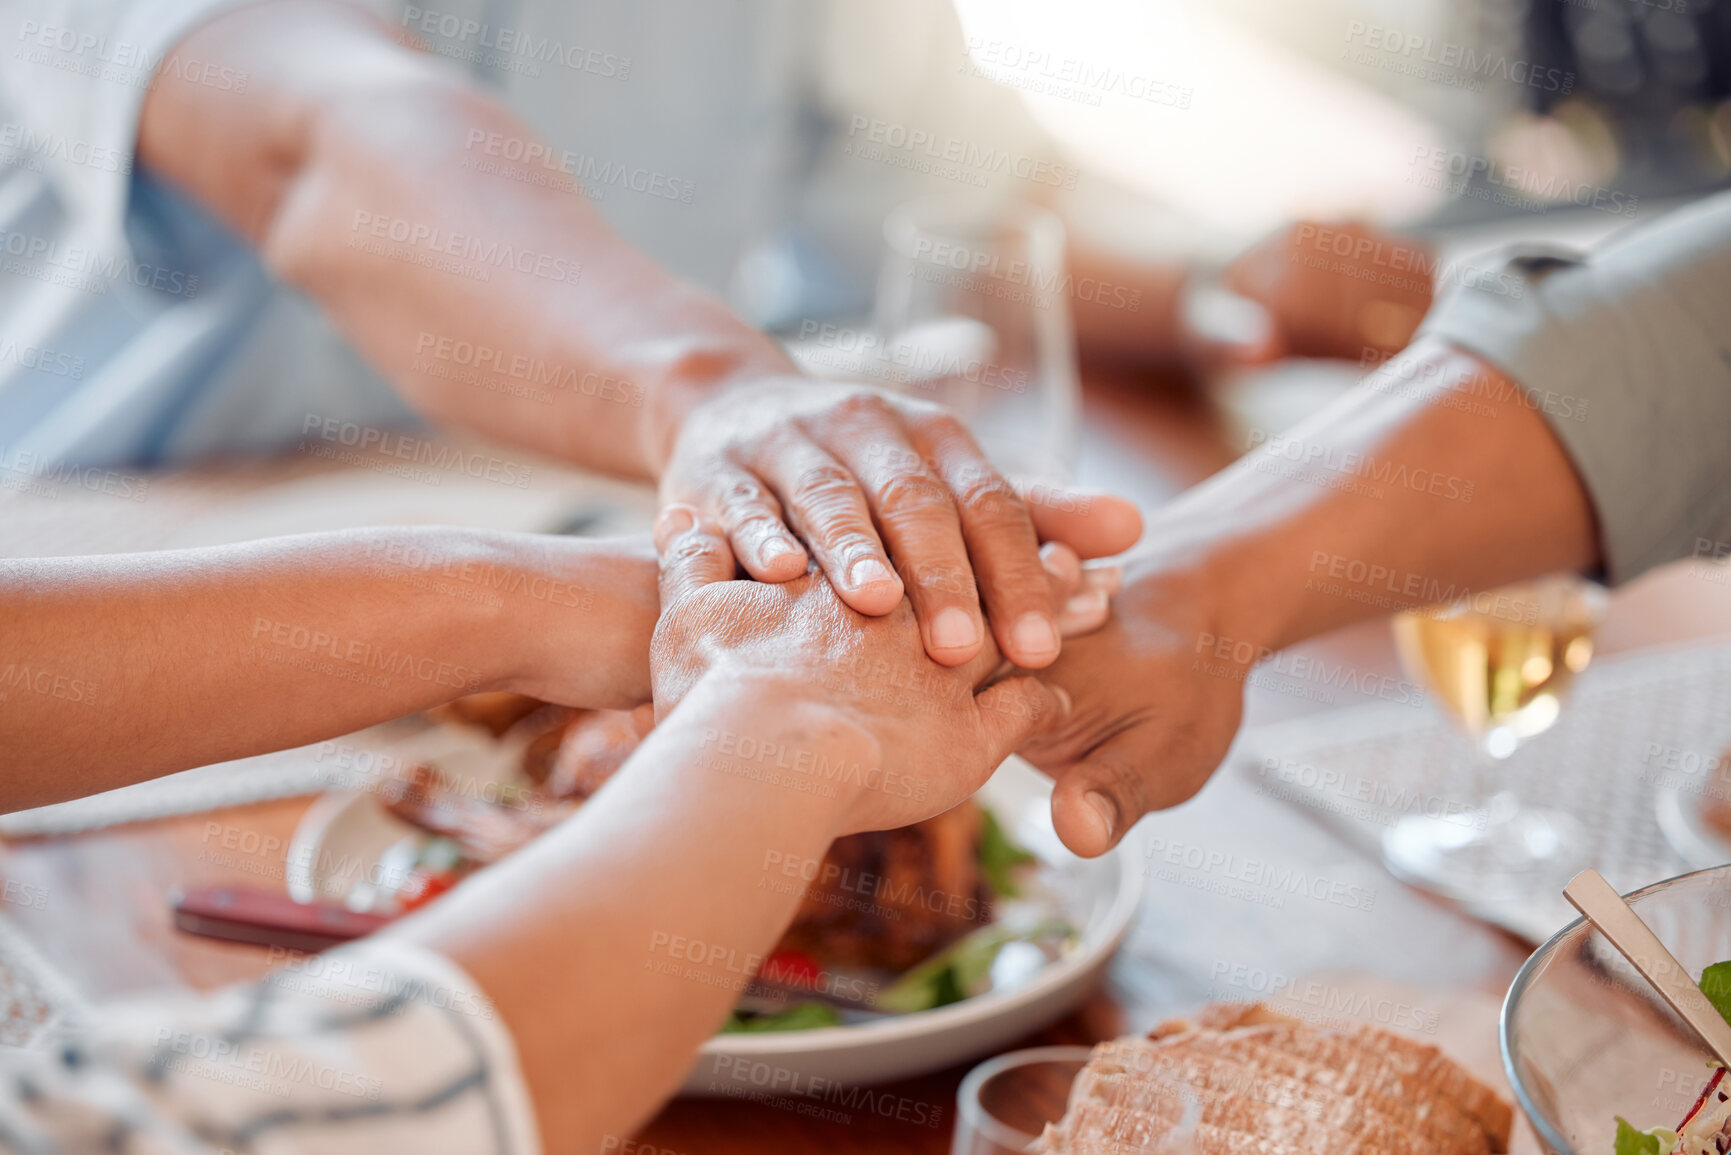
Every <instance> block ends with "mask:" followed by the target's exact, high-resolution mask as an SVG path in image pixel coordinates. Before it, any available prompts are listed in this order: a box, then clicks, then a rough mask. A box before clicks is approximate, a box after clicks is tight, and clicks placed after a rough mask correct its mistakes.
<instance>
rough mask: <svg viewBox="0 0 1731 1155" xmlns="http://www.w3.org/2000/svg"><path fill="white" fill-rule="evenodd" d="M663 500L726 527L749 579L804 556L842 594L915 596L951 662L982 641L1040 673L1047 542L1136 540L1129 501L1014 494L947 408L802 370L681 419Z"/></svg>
mask: <svg viewBox="0 0 1731 1155" xmlns="http://www.w3.org/2000/svg"><path fill="white" fill-rule="evenodd" d="M661 497H662V500H663V502H665V503H679V504H685V505H689V506H692V507H693V508H695V509H696V510H697V511H698V512H699V513H700V514H701V515H702V516H704V517H706V518H708V519H710V520H712V521H713V522H715V523H717V524H718V525H719V527H720V529H721V531H722V532H723V533H724V534H725V536H726V540H727V541H729V542H730V543H731V546H732V550H733V553H734V556H736V557H737V558H738V559H739V564H740V565H741V566H742V567H743V568H744V569H745V571H746V572H747V573H748V574H750V575H751V576H752V577H754V578H757V579H758V580H759V581H764V582H785V581H790V580H793V579H795V578H798V577H800V576H801V575H803V574H804V573H805V572H806V563H807V558H808V551H809V556H810V558H811V559H812V560H815V561H816V562H817V565H818V568H819V569H821V570H822V571H823V572H824V574H826V575H827V576H828V577H829V580H830V582H831V584H832V585H833V587H834V589H835V590H836V592H837V593H838V594H839V596H840V598H841V600H842V601H843V602H845V603H846V604H847V605H848V606H850V607H852V608H853V609H854V610H857V611H858V612H860V613H862V614H871V615H883V614H888V613H891V612H892V611H895V610H896V609H897V607H900V606H902V598H903V594H904V593H905V594H906V595H907V598H908V600H909V601H911V602H912V608H913V613H914V618H915V620H916V621H917V622H918V626H919V631H920V636H921V638H922V641H923V643H924V646H925V650H926V652H927V653H928V654H930V655H931V657H932V659H933V660H934V661H936V662H939V663H941V664H943V665H946V666H959V665H963V664H966V663H968V662H971V661H973V660H974V659H975V658H976V657H977V656H978V655H979V654H980V653H981V652H982V648H983V647H987V639H986V631H985V621H986V620H987V619H989V620H990V622H991V626H992V638H993V641H994V642H995V648H996V649H997V650H998V651H1000V652H1001V653H1003V654H1004V655H1005V656H1006V657H1008V658H1010V659H1011V660H1012V661H1014V662H1015V663H1016V664H1017V665H1019V666H1022V667H1023V668H1026V669H1039V668H1041V667H1043V666H1046V665H1049V664H1050V663H1051V662H1052V661H1053V660H1054V659H1055V658H1056V657H1057V656H1058V651H1059V646H1060V636H1061V633H1062V631H1061V629H1060V628H1059V625H1060V624H1059V623H1058V622H1057V620H1056V615H1055V614H1054V612H1053V609H1052V607H1051V604H1050V602H1051V599H1050V596H1049V592H1048V589H1047V586H1046V575H1045V573H1044V572H1043V570H1042V567H1041V564H1040V546H1039V543H1040V542H1042V541H1045V542H1057V543H1061V544H1062V545H1065V546H1067V547H1069V548H1070V549H1072V550H1074V552H1075V553H1076V554H1077V555H1079V556H1080V557H1084V558H1094V557H1107V556H1110V555H1113V554H1118V553H1122V552H1123V551H1124V550H1126V549H1128V548H1129V547H1130V546H1131V545H1133V544H1135V541H1136V539H1137V537H1139V536H1140V534H1141V531H1142V519H1141V515H1140V514H1139V513H1137V511H1136V508H1135V506H1134V505H1132V504H1131V503H1129V502H1127V501H1124V500H1123V499H1121V498H1116V497H1108V496H1104V495H1100V494H1092V493H1084V492H1081V491H1073V490H1042V491H1041V492H1040V494H1039V495H1038V496H1034V495H1032V494H1022V493H1018V492H1017V491H1016V489H1015V488H1013V487H1012V486H1011V485H1010V484H1009V483H1008V482H1007V481H1005V479H1004V478H1003V476H1002V475H1001V474H999V472H998V471H997V470H996V469H995V468H994V467H993V466H992V465H991V463H990V462H989V461H987V460H986V457H985V455H984V454H983V453H981V452H980V449H979V447H978V446H977V445H976V444H975V443H974V440H973V438H972V437H971V436H970V435H969V434H968V432H967V430H966V429H965V428H964V427H963V425H962V423H961V422H960V421H959V420H958V419H957V418H956V417H955V416H954V415H953V414H951V413H949V412H948V411H946V410H945V409H943V408H942V407H940V406H937V405H933V404H930V403H928V402H924V401H917V400H912V399H909V398H906V397H901V396H898V395H896V394H893V393H889V392H885V391H883V390H879V389H873V388H869V387H866V386H859V385H841V384H830V383H825V382H820V381H813V380H807V379H803V378H797V377H788V378H773V379H767V380H764V381H761V382H758V383H755V384H751V385H743V386H734V387H732V388H729V389H726V390H723V391H721V392H719V393H717V394H716V395H714V396H713V397H711V398H709V399H708V400H706V401H704V402H702V403H701V404H699V405H698V406H697V407H696V408H695V409H694V410H693V411H692V412H691V413H690V414H689V415H688V416H686V418H685V419H684V423H683V425H682V429H681V432H680V434H679V436H678V439H677V441H676V442H675V445H674V447H673V451H672V455H671V457H670V459H669V460H668V462H667V464H666V467H665V469H664V470H663V472H662V479H661Z"/></svg>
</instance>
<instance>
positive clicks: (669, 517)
mask: <svg viewBox="0 0 1731 1155" xmlns="http://www.w3.org/2000/svg"><path fill="white" fill-rule="evenodd" d="M696 524H697V511H696V510H695V509H692V508H691V507H690V506H689V505H670V506H668V507H667V508H666V509H664V510H662V511H661V515H660V516H659V517H657V518H656V519H655V544H656V545H657V546H663V545H666V544H667V543H668V542H669V541H671V540H672V539H673V538H676V537H678V536H679V535H680V534H682V533H687V532H689V531H690V529H691V527H692V526H694V525H696Z"/></svg>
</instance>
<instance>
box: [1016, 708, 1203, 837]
mask: <svg viewBox="0 0 1731 1155" xmlns="http://www.w3.org/2000/svg"><path fill="white" fill-rule="evenodd" d="M1170 738H1171V736H1170V735H1169V734H1168V733H1166V732H1165V731H1164V729H1163V728H1162V727H1161V726H1160V725H1159V724H1157V723H1154V722H1142V723H1140V724H1138V725H1133V726H1130V727H1128V728H1127V729H1125V730H1123V731H1121V732H1119V733H1117V734H1114V735H1113V736H1112V737H1111V738H1109V739H1107V740H1106V741H1104V742H1102V743H1100V744H1099V745H1098V746H1096V747H1094V748H1093V749H1092V750H1089V751H1088V753H1087V756H1086V757H1083V758H1081V759H1078V760H1077V761H1075V762H1073V763H1071V764H1070V765H1069V766H1067V767H1065V768H1063V769H1061V770H1058V771H1057V773H1056V778H1057V783H1056V784H1055V785H1054V786H1053V787H1052V826H1053V828H1054V829H1055V830H1057V832H1058V837H1059V838H1061V839H1063V840H1064V845H1065V846H1068V847H1069V848H1070V849H1071V850H1073V851H1075V852H1076V853H1077V854H1080V855H1081V856H1082V857H1084V858H1093V857H1095V856H1096V855H1100V854H1104V853H1106V851H1108V850H1110V849H1112V847H1114V846H1116V845H1118V842H1119V840H1121V839H1122V838H1123V837H1124V835H1126V834H1128V833H1129V832H1130V828H1131V827H1132V826H1134V825H1136V823H1137V821H1138V820H1140V819H1141V817H1142V816H1143V815H1144V814H1147V813H1148V812H1149V811H1151V810H1165V809H1167V808H1169V807H1172V806H1177V805H1178V804H1179V803H1181V802H1187V801H1189V800H1190V799H1191V798H1193V797H1195V796H1196V792H1197V791H1198V790H1200V789H1202V787H1203V785H1204V784H1206V783H1207V781H1208V776H1209V775H1210V774H1212V773H1213V772H1214V770H1215V767H1217V766H1218V765H1219V764H1220V759H1221V758H1222V757H1223V756H1224V755H1225V753H1226V749H1225V747H1224V746H1223V747H1222V748H1221V749H1220V751H1219V752H1218V753H1216V754H1213V755H1212V756H1210V755H1208V754H1206V753H1204V752H1203V751H1201V750H1199V749H1193V748H1191V747H1189V746H1187V745H1185V744H1183V743H1175V742H1173V741H1171V740H1170ZM1037 761H1038V759H1036V762H1037Z"/></svg>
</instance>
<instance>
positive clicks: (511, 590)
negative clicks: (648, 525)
mask: <svg viewBox="0 0 1731 1155" xmlns="http://www.w3.org/2000/svg"><path fill="white" fill-rule="evenodd" d="M490 536H491V538H492V540H491V541H490V542H489V543H488V544H489V545H490V547H491V548H493V549H495V550H497V551H499V553H500V554H501V555H502V558H501V562H500V564H499V566H498V570H499V571H502V572H494V573H492V574H491V576H490V580H491V581H492V583H493V584H494V585H495V587H496V588H497V589H498V593H497V600H498V601H499V602H502V603H503V604H502V605H501V606H500V613H501V614H502V615H503V620H502V621H501V622H500V623H499V627H498V628H497V629H495V630H494V631H493V637H494V639H495V641H494V643H493V644H494V648H495V650H497V651H499V653H500V658H501V663H500V664H501V668H502V669H503V670H504V674H503V680H504V683H505V684H504V685H502V686H501V687H500V688H503V689H510V690H512V691H514V692H517V693H523V694H528V695H530V696H533V697H538V698H544V699H546V700H548V701H554V702H559V703H560V704H562V705H569V706H581V707H586V708H593V709H629V708H631V707H633V706H637V705H640V704H642V703H644V702H647V701H649V700H650V695H651V686H650V674H649V642H650V638H651V637H652V636H653V634H654V632H655V622H656V617H657V615H658V613H659V610H660V596H659V592H658V590H657V588H656V582H657V575H656V560H655V551H654V547H653V546H652V545H651V544H650V543H649V541H648V539H647V538H642V539H639V538H616V539H610V540H601V541H583V540H573V539H571V538H563V537H552V536H547V535H541V534H497V535H490Z"/></svg>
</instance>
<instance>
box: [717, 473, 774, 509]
mask: <svg viewBox="0 0 1731 1155" xmlns="http://www.w3.org/2000/svg"><path fill="white" fill-rule="evenodd" d="M719 500H720V502H721V508H722V509H723V510H725V511H729V512H731V511H735V510H738V511H742V512H746V511H749V509H750V507H753V506H763V505H769V504H771V503H772V502H773V500H774V499H773V498H771V497H770V495H769V491H768V490H766V489H765V488H764V487H763V485H762V484H761V483H759V482H758V480H757V479H756V478H754V477H749V476H747V477H739V478H736V479H735V480H733V481H731V482H729V483H728V484H727V485H725V486H724V487H722V490H721V493H720V497H719Z"/></svg>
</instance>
